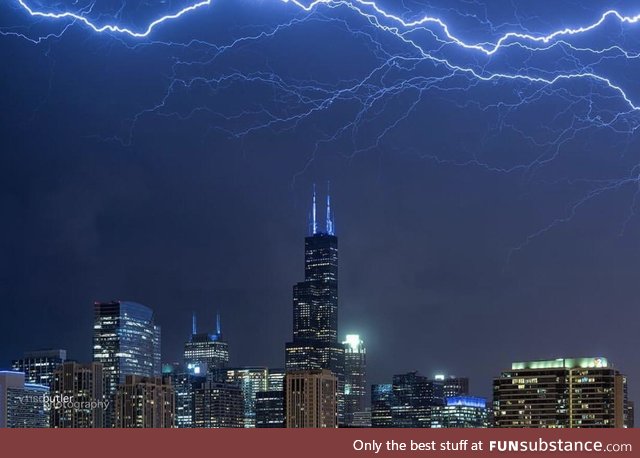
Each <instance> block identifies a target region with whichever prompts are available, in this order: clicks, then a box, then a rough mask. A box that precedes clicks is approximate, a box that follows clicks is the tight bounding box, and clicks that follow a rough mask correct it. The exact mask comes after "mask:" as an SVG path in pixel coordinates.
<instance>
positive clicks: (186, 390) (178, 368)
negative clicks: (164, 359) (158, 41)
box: [162, 363, 193, 428]
mask: <svg viewBox="0 0 640 458" xmlns="http://www.w3.org/2000/svg"><path fill="white" fill-rule="evenodd" d="M162 377H163V378H165V379H166V378H169V379H170V380H171V386H172V387H173V391H174V393H175V399H176V405H175V425H176V428H191V427H192V424H193V405H192V404H193V383H192V377H191V375H190V374H189V373H188V372H187V370H186V367H185V366H184V364H181V363H167V364H163V365H162Z"/></svg>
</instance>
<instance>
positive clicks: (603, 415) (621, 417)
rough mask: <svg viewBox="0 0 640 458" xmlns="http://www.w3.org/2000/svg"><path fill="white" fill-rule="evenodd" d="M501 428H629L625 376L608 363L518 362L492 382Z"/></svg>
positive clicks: (496, 421)
mask: <svg viewBox="0 0 640 458" xmlns="http://www.w3.org/2000/svg"><path fill="white" fill-rule="evenodd" d="M493 410H494V412H493V414H494V425H495V427H498V428H624V427H628V426H629V425H630V424H632V419H631V418H629V417H628V413H629V402H628V400H627V381H626V377H625V376H624V375H623V374H621V373H620V372H619V371H617V370H616V369H614V368H613V367H611V366H610V364H609V362H608V361H607V359H606V358H602V357H595V358H559V359H554V360H541V361H526V362H516V363H513V364H512V365H511V370H508V371H504V372H502V374H501V375H500V377H498V378H496V379H494V382H493Z"/></svg>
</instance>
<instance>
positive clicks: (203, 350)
mask: <svg viewBox="0 0 640 458" xmlns="http://www.w3.org/2000/svg"><path fill="white" fill-rule="evenodd" d="M184 362H185V365H186V367H187V371H188V372H189V374H191V375H202V376H205V375H206V374H207V373H208V372H211V371H214V370H217V369H224V368H225V367H227V365H228V364H229V346H228V344H227V342H225V341H224V339H223V338H222V327H221V323H220V314H219V313H218V314H217V315H216V331H215V332H214V333H208V332H198V328H197V323H196V315H195V313H194V314H193V318H192V324H191V338H190V339H189V341H188V342H186V343H185V344H184Z"/></svg>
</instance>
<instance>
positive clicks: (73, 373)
mask: <svg viewBox="0 0 640 458" xmlns="http://www.w3.org/2000/svg"><path fill="white" fill-rule="evenodd" d="M104 389H105V376H104V373H103V368H102V363H90V364H79V363H76V362H74V361H67V362H64V363H63V364H62V365H60V366H59V367H58V368H57V369H56V371H55V372H54V374H53V379H52V381H51V396H52V397H53V398H56V397H57V399H63V398H67V399H72V400H73V401H74V402H73V405H67V404H65V403H54V404H53V405H52V407H51V427H52V428H103V427H104V426H105V416H106V411H107V409H108V405H107V404H105V402H111V401H109V400H108V399H107V398H106V397H105V391H104Z"/></svg>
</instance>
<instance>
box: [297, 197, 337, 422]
mask: <svg viewBox="0 0 640 458" xmlns="http://www.w3.org/2000/svg"><path fill="white" fill-rule="evenodd" d="M304 272H305V278H304V281H302V282H300V283H297V284H296V285H295V286H294V287H293V341H292V342H288V343H287V344H286V348H285V368H286V370H287V372H290V371H309V370H319V369H328V370H330V371H331V372H332V373H334V374H335V375H336V377H337V379H338V390H337V393H336V396H338V405H339V412H340V413H341V414H342V412H343V410H344V409H343V393H344V346H343V345H342V344H340V343H339V342H338V238H337V237H336V235H335V230H334V223H333V216H332V214H331V200H330V197H329V195H327V209H326V222H325V228H324V230H320V228H319V225H318V221H317V206H316V194H315V189H314V193H313V203H312V210H311V218H310V225H309V235H308V236H307V237H306V238H305V256H304ZM340 416H341V415H340Z"/></svg>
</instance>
